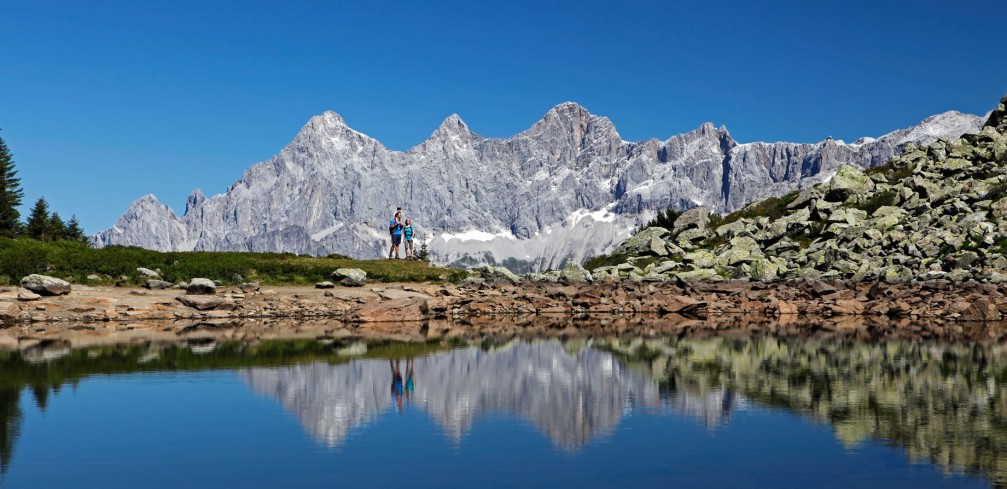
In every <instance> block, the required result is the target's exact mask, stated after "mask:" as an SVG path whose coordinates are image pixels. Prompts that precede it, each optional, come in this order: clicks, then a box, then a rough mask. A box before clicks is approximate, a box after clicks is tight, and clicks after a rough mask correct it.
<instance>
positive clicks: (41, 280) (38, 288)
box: [21, 273, 70, 295]
mask: <svg viewBox="0 0 1007 489" xmlns="http://www.w3.org/2000/svg"><path fill="white" fill-rule="evenodd" d="M21 287H24V288H26V289H28V290H30V291H32V292H35V293H36V294H41V295H66V294H69V293H70V283H69V282H67V281H66V280H61V279H58V278H56V277H50V276H47V275H39V274H35V273H33V274H31V275H28V276H27V277H24V278H22V279H21Z"/></svg>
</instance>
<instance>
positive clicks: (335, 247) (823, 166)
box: [91, 102, 981, 271]
mask: <svg viewBox="0 0 1007 489" xmlns="http://www.w3.org/2000/svg"><path fill="white" fill-rule="evenodd" d="M928 121H929V122H928ZM934 121H936V122H934ZM980 124H981V121H980V120H979V118H978V117H977V116H971V115H966V114H961V113H955V112H952V111H949V112H945V113H943V114H938V115H937V116H933V117H931V118H928V119H927V120H926V121H924V122H922V123H921V124H919V125H917V126H913V127H912V128H907V129H903V130H899V131H893V132H891V133H889V134H886V135H884V136H881V137H879V138H877V139H872V140H870V141H867V140H866V139H865V140H864V142H861V143H859V144H846V143H843V142H842V141H839V142H837V141H834V140H831V139H827V140H825V141H821V142H819V143H814V144H809V143H786V142H775V143H738V142H737V141H735V140H734V139H733V138H731V136H730V134H729V133H728V131H727V129H726V127H723V126H721V127H720V128H717V127H715V126H714V125H713V124H712V123H704V124H702V125H700V126H699V127H698V128H696V129H695V130H693V131H690V132H687V133H683V134H678V135H674V136H672V137H670V138H668V139H665V140H663V141H661V140H658V139H656V138H651V139H648V140H644V141H639V142H628V141H625V140H623V139H622V137H621V136H620V135H619V133H618V131H617V129H616V127H615V125H614V124H613V123H612V122H611V121H610V120H609V119H608V118H606V117H603V116H598V115H594V114H591V113H590V112H589V111H588V110H587V109H585V108H584V107H582V106H580V105H578V104H576V103H573V102H564V103H562V104H559V105H557V106H555V107H553V108H552V109H550V110H549V111H548V112H546V114H545V115H544V116H543V117H542V118H541V119H540V120H539V121H538V122H536V123H535V124H533V125H532V126H531V127H529V128H528V129H527V130H525V131H522V132H520V133H518V134H515V135H514V136H511V137H509V138H506V139H498V138H485V137H482V136H480V135H478V134H476V133H475V132H473V131H472V130H471V129H470V128H469V126H468V125H467V124H466V123H465V122H464V121H463V120H462V119H461V117H459V116H458V115H457V114H452V115H451V116H448V117H447V118H445V119H444V121H443V122H442V123H441V124H440V125H439V126H438V127H437V128H436V129H435V130H434V131H433V133H431V135H430V137H428V138H427V139H426V140H425V141H423V142H422V143H420V144H418V145H416V146H414V147H412V148H410V149H409V150H407V151H395V150H390V149H388V148H386V147H385V146H384V145H382V144H381V143H380V141H378V140H376V139H374V138H372V137H370V136H368V135H366V134H364V133H361V132H359V131H356V130H354V129H352V128H351V127H350V126H349V125H348V124H347V123H346V121H345V120H344V119H343V118H342V116H340V115H339V114H338V113H336V112H333V111H325V112H323V113H322V114H319V115H316V116H314V117H312V118H311V119H310V120H309V121H308V122H307V123H306V124H305V125H304V127H302V129H301V131H299V132H298V134H297V135H296V136H295V137H294V139H293V140H292V141H291V143H290V144H288V145H287V146H286V147H284V148H283V149H282V150H281V151H280V152H279V153H278V154H277V155H276V156H274V157H272V158H270V159H269V160H266V161H263V162H260V163H256V164H254V165H252V166H250V167H249V168H248V169H247V170H246V171H245V172H244V173H243V174H242V176H241V178H240V179H239V180H237V181H236V182H234V183H233V184H232V185H231V186H230V187H228V189H227V191H225V192H224V193H222V194H217V195H214V196H212V197H206V196H205V195H203V194H202V192H201V191H199V190H198V189H197V190H195V191H194V192H193V194H192V195H190V197H189V198H188V199H187V201H186V209H185V213H184V214H183V215H182V216H181V217H179V216H178V215H176V214H174V212H173V211H172V212H165V211H164V209H161V208H157V206H155V205H153V203H151V202H150V200H151V199H153V200H154V201H155V202H156V198H153V197H151V196H145V197H143V198H142V199H140V200H138V201H136V202H134V204H133V205H131V206H130V208H129V209H128V210H127V211H126V212H125V213H124V214H123V216H122V217H120V219H119V220H117V221H116V223H115V224H114V225H113V226H112V228H110V229H108V230H106V231H103V232H100V233H97V234H96V235H94V236H93V237H92V240H91V242H92V244H93V245H95V246H99V247H100V246H107V245H111V244H122V245H134V246H141V247H145V248H152V249H159V250H162V251H167V250H180V251H188V250H207V251H210V250H221V251H223V250H230V251H281V252H293V253H303V254H313V255H325V254H329V253H342V254H347V255H351V256H358V257H362V258H371V257H379V256H382V255H383V253H384V250H385V249H386V246H387V243H386V241H387V237H386V236H385V235H384V233H383V232H382V223H383V221H384V220H386V219H388V218H389V217H390V216H388V215H386V214H390V211H389V209H393V208H395V207H398V206H403V207H405V208H406V209H407V214H408V215H409V216H410V217H412V218H413V219H414V221H415V222H416V224H417V228H418V231H419V232H418V236H419V237H420V238H421V239H422V238H429V239H430V243H429V244H430V251H431V254H432V256H433V258H434V260H435V261H437V262H440V263H455V264H460V265H476V264H480V263H488V264H504V265H505V266H509V267H511V268H513V269H515V270H518V271H529V270H542V269H546V268H558V267H559V266H561V265H562V264H564V263H566V262H568V261H575V262H580V261H583V260H584V259H585V258H587V257H589V256H594V255H598V254H601V253H605V252H609V251H611V250H612V249H614V247H615V246H616V245H617V244H618V243H619V242H621V241H623V240H624V239H625V238H627V237H628V236H629V233H630V232H631V231H632V230H633V229H635V228H636V227H638V226H639V225H640V224H642V223H643V222H646V221H647V220H649V219H650V218H652V217H653V215H654V213H656V211H658V210H663V209H664V208H667V207H673V208H679V209H685V208H690V207H693V206H696V205H706V206H709V207H711V208H713V209H714V210H716V211H718V212H727V211H731V210H735V209H737V208H739V207H740V206H742V205H744V204H746V203H748V202H750V201H752V200H755V199H756V198H760V197H765V196H769V195H778V194H782V193H784V192H786V191H790V190H793V189H795V188H801V187H802V186H806V185H807V184H810V183H817V181H820V180H822V179H824V178H827V177H828V172H829V171H832V170H835V169H836V168H838V167H839V166H840V165H841V164H846V163H852V164H856V165H859V166H863V167H869V166H876V165H877V164H879V163H881V162H883V161H886V160H887V159H888V158H890V157H891V156H894V155H895V154H896V153H897V151H898V150H899V148H901V146H902V145H904V144H905V143H906V142H913V143H914V144H918V143H925V142H927V140H929V139H936V137H938V136H941V135H943V136H944V137H956V136H957V135H960V133H963V132H966V131H967V130H968V129H972V128H977V127H978V125H980ZM913 130H915V132H913ZM959 131H960V132H959ZM956 132H958V134H954V133H956ZM910 140H911V141H910ZM141 201H142V202H141ZM158 204H159V205H161V206H163V204H160V203H159V202H158ZM164 208H167V207H166V206H164ZM169 211H170V209H169ZM158 233H161V234H160V235H159V234H158ZM164 233H170V234H172V236H165V235H163V234H164ZM479 233H482V234H479ZM473 236H477V239H466V238H471V237H473Z"/></svg>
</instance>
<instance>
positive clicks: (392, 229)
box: [388, 219, 401, 234]
mask: <svg viewBox="0 0 1007 489" xmlns="http://www.w3.org/2000/svg"><path fill="white" fill-rule="evenodd" d="M399 226H401V224H399V223H398V222H396V221H395V219H392V221H391V224H389V225H388V234H395V231H397V230H398V229H399Z"/></svg>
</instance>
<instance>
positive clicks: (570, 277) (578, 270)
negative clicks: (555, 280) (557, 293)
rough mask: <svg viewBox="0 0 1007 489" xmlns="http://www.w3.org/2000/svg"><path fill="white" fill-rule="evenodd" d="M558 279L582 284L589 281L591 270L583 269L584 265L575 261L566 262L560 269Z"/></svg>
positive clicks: (590, 279) (591, 278)
mask: <svg viewBox="0 0 1007 489" xmlns="http://www.w3.org/2000/svg"><path fill="white" fill-rule="evenodd" d="M559 280H560V282H563V283H568V284H582V283H586V282H591V281H592V280H593V277H592V276H591V272H589V271H587V270H585V269H584V267H582V266H580V265H578V264H576V263H567V264H566V266H564V267H563V269H562V270H560V275H559Z"/></svg>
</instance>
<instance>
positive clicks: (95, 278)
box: [87, 273, 104, 282]
mask: <svg viewBox="0 0 1007 489" xmlns="http://www.w3.org/2000/svg"><path fill="white" fill-rule="evenodd" d="M87 279H88V281H91V282H98V281H101V280H104V278H103V277H102V276H101V275H97V274H94V273H92V274H90V275H88V276H87Z"/></svg>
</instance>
